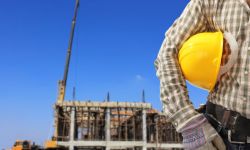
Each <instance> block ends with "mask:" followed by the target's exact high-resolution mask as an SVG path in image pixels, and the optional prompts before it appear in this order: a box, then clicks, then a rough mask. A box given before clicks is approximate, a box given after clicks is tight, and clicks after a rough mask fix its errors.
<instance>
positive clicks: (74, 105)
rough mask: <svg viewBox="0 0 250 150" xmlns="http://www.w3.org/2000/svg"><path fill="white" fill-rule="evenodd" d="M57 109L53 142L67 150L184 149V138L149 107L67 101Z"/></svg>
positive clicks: (144, 105) (137, 104)
mask: <svg viewBox="0 0 250 150" xmlns="http://www.w3.org/2000/svg"><path fill="white" fill-rule="evenodd" d="M54 109H55V134H54V136H55V137H54V139H55V140H56V141H57V144H58V146H61V147H65V148H66V149H70V150H73V149H83V150H85V149H89V150H91V149H93V150H111V149H112V150H115V149H120V150H160V149H161V150H162V149H181V148H182V145H181V141H182V137H181V135H180V134H179V133H177V132H176V130H175V128H174V127H173V126H172V125H171V123H169V122H167V120H166V117H165V116H164V115H163V114H161V113H160V112H158V111H157V110H155V109H152V108H151V104H150V103H144V102H136V103H130V102H90V101H81V102H80V101H64V102H62V103H56V104H55V107H54Z"/></svg>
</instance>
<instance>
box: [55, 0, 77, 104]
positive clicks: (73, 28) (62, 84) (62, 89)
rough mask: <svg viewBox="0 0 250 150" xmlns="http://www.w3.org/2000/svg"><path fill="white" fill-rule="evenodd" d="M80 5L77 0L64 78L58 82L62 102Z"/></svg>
mask: <svg viewBox="0 0 250 150" xmlns="http://www.w3.org/2000/svg"><path fill="white" fill-rule="evenodd" d="M78 7H79V0H76V4H75V10H74V16H73V20H72V24H71V31H70V37H69V44H68V49H67V55H66V62H65V67H64V74H63V79H62V80H59V82H58V96H57V103H62V102H63V101H64V98H65V93H66V84H67V78H68V72H69V64H70V57H71V51H72V44H73V38H74V32H75V24H76V17H77V12H78Z"/></svg>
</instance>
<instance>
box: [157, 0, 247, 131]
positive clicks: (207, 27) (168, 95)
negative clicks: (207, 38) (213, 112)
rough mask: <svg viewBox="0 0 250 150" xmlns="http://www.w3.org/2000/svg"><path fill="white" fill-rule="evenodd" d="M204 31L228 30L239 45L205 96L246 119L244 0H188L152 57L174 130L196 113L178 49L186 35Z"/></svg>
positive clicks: (245, 15)
mask: <svg viewBox="0 0 250 150" xmlns="http://www.w3.org/2000/svg"><path fill="white" fill-rule="evenodd" d="M204 31H211V32H213V31H222V32H230V33H232V34H233V36H234V37H235V38H236V40H237V43H238V44H239V47H240V52H239V54H238V59H237V63H236V64H235V65H234V66H233V67H232V69H231V70H230V71H229V72H227V73H226V74H224V75H223V76H222V77H221V79H220V81H219V82H218V83H217V85H216V87H215V88H214V90H213V91H211V92H210V93H209V96H208V100H209V101H211V102H212V103H215V104H218V105H221V106H224V107H226V108H228V109H230V110H234V111H237V112H239V113H241V114H242V115H243V116H245V117H247V118H249V119H250V75H249V69H250V64H249V59H250V57H249V56H250V8H249V6H248V4H247V3H246V0H191V1H190V2H189V4H188V5H187V6H186V8H185V10H184V11H183V13H182V14H181V16H180V17H179V18H178V19H177V20H176V21H175V22H174V23H173V25H172V26H171V27H170V28H169V29H168V30H167V32H166V34H165V39H164V41H163V43H162V46H161V48H160V51H159V54H158V56H157V59H156V60H155V67H156V70H157V72H156V74H157V76H158V78H159V80H160V96H161V100H162V103H163V111H164V112H165V114H166V116H167V117H168V118H169V121H171V122H172V123H173V125H174V126H175V127H176V129H177V131H179V130H180V129H181V128H182V127H183V126H184V125H185V124H186V123H187V122H188V121H189V120H191V119H193V118H195V117H197V116H198V113H197V112H196V111H195V109H194V107H193V105H192V102H191V101H190V100H189V96H188V91H187V89H186V83H185V79H184V77H183V75H182V73H181V71H180V67H179V63H178V60H177V54H178V50H179V49H180V47H181V46H182V44H183V43H184V42H185V41H186V40H187V39H188V38H189V37H190V36H192V35H194V34H196V33H199V32H204ZM194 71H195V70H194Z"/></svg>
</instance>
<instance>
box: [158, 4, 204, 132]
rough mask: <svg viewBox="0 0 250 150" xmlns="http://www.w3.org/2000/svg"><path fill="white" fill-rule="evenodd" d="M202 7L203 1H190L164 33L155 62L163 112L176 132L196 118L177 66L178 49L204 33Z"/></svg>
mask: <svg viewBox="0 0 250 150" xmlns="http://www.w3.org/2000/svg"><path fill="white" fill-rule="evenodd" d="M204 5H205V4H204V3H203V0H191V1H190V3H189V4H188V5H187V6H186V8H185V10H184V11H183V13H182V14H181V16H180V17H179V18H178V19H177V20H176V21H175V22H174V24H173V25H172V26H171V27H170V28H169V29H168V31H167V32H166V35H165V39H164V41H163V43H162V46H161V49H160V51H159V54H158V57H157V59H156V61H155V67H156V70H157V76H158V78H159V80H160V96H161V100H162V103H163V111H164V113H165V114H166V115H167V117H168V119H169V121H171V122H172V123H173V125H174V126H175V127H176V129H177V131H179V130H180V129H181V128H182V127H183V126H185V124H186V123H187V122H189V121H190V120H192V119H194V118H195V117H198V116H199V114H198V113H197V112H196V111H195V109H194V107H193V105H192V103H191V102H190V100H189V96H188V91H187V88H186V83H185V79H184V77H183V75H182V73H181V69H180V67H179V63H178V50H179V49H180V47H181V46H182V44H183V43H184V42H185V41H186V40H187V38H189V37H190V36H191V35H193V34H195V33H198V32H203V31H205V30H206V19H207V18H205V14H204V13H205V7H206V6H204Z"/></svg>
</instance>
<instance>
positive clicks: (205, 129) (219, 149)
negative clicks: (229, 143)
mask: <svg viewBox="0 0 250 150" xmlns="http://www.w3.org/2000/svg"><path fill="white" fill-rule="evenodd" d="M180 132H181V133H182V136H183V145H184V148H185V149H187V150H194V149H200V150H225V149H226V147H225V144H224V142H223V140H222V139H221V137H220V136H219V135H218V133H217V132H216V130H215V129H214V128H213V127H212V126H211V125H210V124H209V122H208V121H207V119H206V118H205V117H204V116H203V115H201V116H199V117H198V118H195V119H193V120H191V121H189V122H188V124H187V125H185V126H184V127H183V128H182V129H181V130H180Z"/></svg>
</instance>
